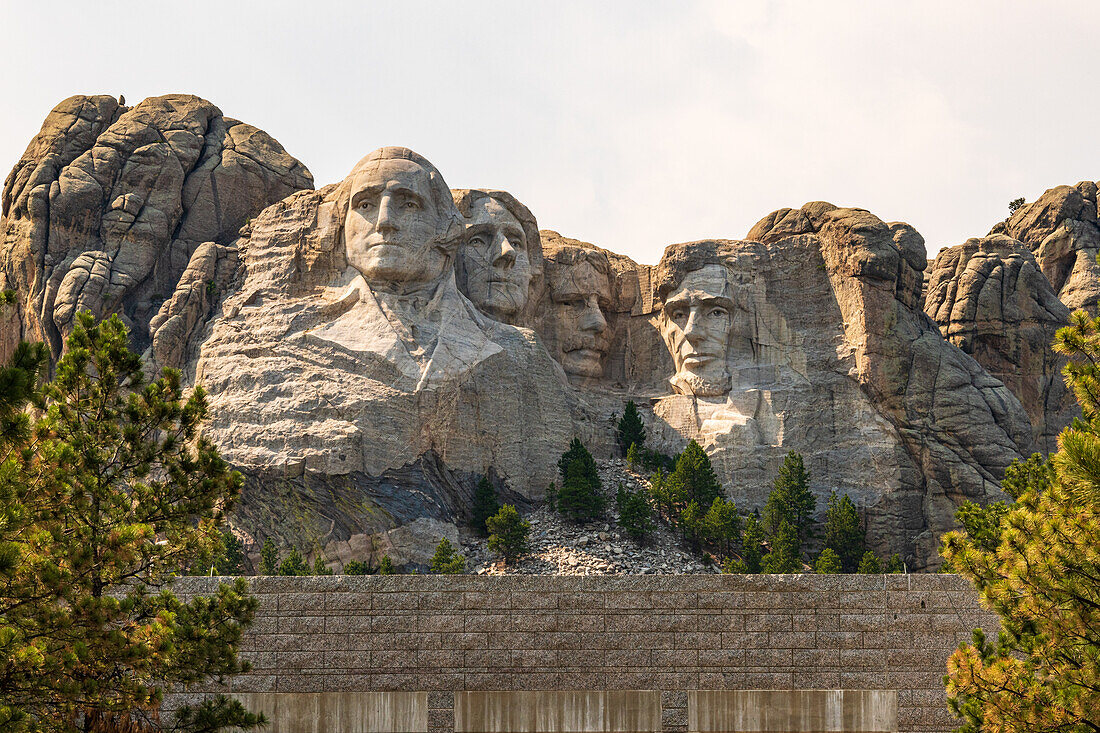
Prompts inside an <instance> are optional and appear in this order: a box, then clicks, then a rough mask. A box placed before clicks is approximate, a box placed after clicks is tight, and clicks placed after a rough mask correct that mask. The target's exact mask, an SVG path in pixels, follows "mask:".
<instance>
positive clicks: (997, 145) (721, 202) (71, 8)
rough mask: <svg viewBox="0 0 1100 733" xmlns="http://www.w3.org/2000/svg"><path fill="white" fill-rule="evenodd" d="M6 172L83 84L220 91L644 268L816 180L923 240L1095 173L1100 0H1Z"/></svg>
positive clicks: (816, 186) (288, 142)
mask: <svg viewBox="0 0 1100 733" xmlns="http://www.w3.org/2000/svg"><path fill="white" fill-rule="evenodd" d="M0 8H3V10H2V11H0V90H2V91H3V98H4V100H5V104H4V110H3V114H2V115H0V167H2V168H3V169H4V170H5V171H6V170H8V169H10V167H11V166H12V165H13V164H14V163H15V162H16V160H17V159H18V157H19V155H20V154H21V153H22V152H23V150H24V148H25V147H26V144H27V142H28V141H29V140H30V138H31V137H32V136H33V135H34V134H35V132H37V130H38V128H39V126H40V125H41V122H42V119H43V118H44V117H45V115H46V113H47V112H48V111H49V110H50V108H51V107H53V105H55V104H56V103H57V102H59V101H60V100H62V99H64V98H65V97H68V96H70V95H73V94H78V93H83V94H97V93H104V94H112V95H117V94H120V93H121V94H125V95H126V99H127V103H128V104H131V105H133V104H135V103H137V102H138V101H140V100H141V99H143V98H145V97H147V96H151V95H156V94H164V93H169V92H187V93H193V94H197V95H199V96H202V97H205V98H206V99H209V100H211V101H212V102H214V103H215V104H217V105H218V106H219V107H220V108H221V109H222V111H223V112H224V113H225V114H226V115H228V116H231V117H235V118H237V119H241V120H244V121H245V122H249V123H251V124H253V125H256V126H258V127H260V128H262V129H264V130H266V131H267V132H269V133H270V134H271V135H273V136H274V137H275V138H276V139H278V140H279V141H280V142H281V143H282V144H283V145H284V146H285V147H286V149H287V150H288V151H289V152H290V153H291V154H292V155H294V156H296V157H297V158H299V159H300V160H301V161H303V162H304V163H305V164H306V165H307V166H308V167H309V168H310V170H312V171H313V174H314V177H315V179H316V181H317V184H318V185H322V184H325V183H330V182H333V181H336V180H339V179H340V178H343V176H344V175H345V174H346V173H347V171H348V170H350V169H351V167H352V165H353V164H354V163H355V162H356V161H357V160H358V159H359V158H360V157H362V156H363V155H365V154H366V153H367V152H369V151H371V150H372V149H374V148H376V147H379V146H381V145H406V146H408V147H411V148H413V149H414V150H416V151H418V152H420V153H422V154H424V155H425V156H426V157H428V158H429V159H430V160H431V161H432V162H434V163H435V164H436V166H437V167H438V168H439V169H440V170H441V171H442V173H443V175H444V177H445V178H446V179H447V182H448V184H450V185H451V186H452V187H454V188H466V187H473V188H482V187H492V188H502V189H505V190H508V191H510V192H512V193H513V194H515V195H516V196H517V197H518V198H519V199H520V200H522V201H524V202H525V203H526V204H527V205H528V206H529V207H530V208H531V210H532V211H533V212H534V213H535V215H536V216H537V217H538V220H539V225H540V226H541V227H543V228H548V229H556V230H558V231H560V232H561V233H563V234H565V235H567V236H570V237H575V238H578V239H583V240H587V241H590V242H594V243H596V244H598V245H600V246H603V247H606V248H608V249H612V250H615V251H617V252H622V253H624V254H628V255H630V256H632V257H634V258H635V259H637V260H639V261H641V262H646V263H655V262H656V261H657V259H658V258H659V257H660V254H661V251H662V250H663V248H664V247H665V246H666V245H668V244H671V243H673V242H682V241H688V240H693V239H702V238H708V237H725V238H739V237H743V236H744V235H745V234H746V233H747V232H748V230H749V228H750V227H751V226H752V225H753V224H754V223H755V222H756V221H757V220H758V219H760V218H761V217H762V216H764V215H765V214H767V213H768V212H770V211H773V210H774V209H777V208H780V207H784V206H795V207H797V206H800V205H801V204H803V203H805V202H806V201H812V200H818V199H823V200H827V201H831V202H833V203H834V204H837V205H842V206H859V207H862V208H866V209H870V210H871V211H872V212H874V213H875V214H877V215H878V216H879V217H881V218H882V219H885V220H887V221H897V220H902V221H908V222H909V223H911V224H913V225H914V226H916V227H917V229H919V230H920V232H921V233H922V234H924V236H925V239H926V240H927V243H928V250H929V254H930V256H931V255H932V254H934V253H935V252H936V251H937V250H938V249H939V248H940V247H943V246H949V245H954V244H959V243H961V242H963V241H964V240H965V239H966V238H967V237H970V236H979V235H982V234H984V233H985V232H986V231H988V229H989V227H990V226H991V225H992V224H993V223H994V222H996V221H997V220H998V219H1001V218H1003V217H1004V216H1005V215H1006V214H1007V204H1008V201H1009V200H1011V199H1013V198H1015V197H1017V196H1025V197H1026V198H1027V200H1029V201H1031V200H1034V199H1035V198H1036V197H1037V196H1039V195H1040V194H1041V193H1042V192H1043V191H1044V190H1045V189H1047V188H1050V187H1052V186H1055V185H1059V184H1063V183H1069V184H1072V183H1075V182H1077V181H1079V180H1083V179H1091V180H1097V179H1100V93H1098V92H1097V78H1098V76H1100V2H1097V1H1096V0H1077V1H1074V2H1069V1H1066V2H1055V1H1052V0H1044V1H1043V2H1023V1H1019V2H1013V1H1006V0H988V1H985V0H983V1H980V2H972V1H969V0H968V1H967V2H962V1H961V0H945V1H943V2H929V1H927V0H922V1H921V2H911V1H910V2H886V1H883V0H875V1H873V2H872V1H868V2H837V1H836V0H828V2H825V1H822V0H812V1H810V0H807V1H806V2H763V1H761V2H742V1H740V0H738V1H737V2H734V1H733V0H730V1H729V2H724V1H720V0H715V2H703V1H700V2H675V3H674V2H662V3H657V2H641V1H639V0H628V1H624V2H603V3H595V2H561V0H555V1H554V2H549V1H547V2H537V3H536V2H522V3H521V2H516V1H515V0H509V1H507V2H478V1H477V0H466V1H465V2H438V3H435V2H432V3H426V2H409V0H402V1H401V2H385V3H383V2H369V3H367V2H355V3H352V2H348V3H324V2H317V1H316V0H311V1H309V2H303V1H302V0H296V1H295V2H276V1H273V0H267V1H265V2H262V3H260V2H256V3H237V2H222V3H201V2H199V3H170V4H169V3H156V2H148V1H146V2H141V3H112V2H87V1H86V0H85V1H82V2H78V3H76V2H74V3H46V2H43V3H28V2H25V1H24V0H19V1H18V2H8V1H7V0H3V4H2V5H0Z"/></svg>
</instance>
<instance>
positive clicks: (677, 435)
mask: <svg viewBox="0 0 1100 733" xmlns="http://www.w3.org/2000/svg"><path fill="white" fill-rule="evenodd" d="M748 239H749V241H729V240H712V241H703V242H693V243H688V244H681V245H673V246H671V247H669V248H668V249H666V250H665V254H664V256H663V257H662V259H661V263H660V265H659V266H658V268H657V272H656V275H655V292H656V297H657V303H656V306H655V309H656V314H655V318H654V321H655V326H656V328H657V329H659V330H660V332H661V333H662V334H663V336H664V339H665V342H666V343H667V344H668V347H669V349H670V350H671V351H672V353H673V358H674V361H675V369H674V370H671V372H670V373H668V376H669V377H671V379H670V383H669V387H670V388H671V391H672V392H674V394H673V395H670V396H666V397H660V398H657V399H656V400H655V404H654V422H653V428H654V434H655V436H656V438H657V440H658V441H664V445H665V447H666V449H667V450H673V449H677V447H678V446H680V447H682V444H683V442H684V441H686V440H687V439H689V438H692V439H695V440H697V441H698V442H700V444H701V445H703V446H704V448H705V449H706V451H707V453H708V454H709V455H710V456H711V458H712V461H713V462H714V463H715V465H716V469H717V470H718V473H719V475H720V476H723V477H725V482H726V485H727V493H728V494H729V495H730V496H731V497H732V498H734V499H735V500H736V501H737V502H738V505H739V506H742V507H744V508H752V507H759V506H761V505H762V503H763V500H764V498H766V496H767V493H768V491H769V490H770V483H771V480H772V479H773V478H774V476H775V473H776V470H777V469H778V467H779V465H780V463H781V462H782V460H783V456H784V455H785V454H786V452H787V451H789V450H796V451H799V452H800V453H802V454H803V456H804V459H805V461H806V464H807V467H808V468H809V469H810V471H811V474H812V487H813V488H814V490H815V492H816V493H817V494H818V497H819V507H823V506H824V499H825V498H826V497H827V495H828V492H829V491H830V490H832V489H838V490H841V491H845V492H847V493H849V494H850V495H851V496H852V497H853V499H854V500H855V501H856V502H857V503H858V504H860V505H861V506H863V507H865V509H866V511H867V521H868V529H869V537H871V538H872V544H873V545H874V546H875V547H876V549H878V550H879V551H880V552H884V553H885V552H900V553H901V554H902V555H903V556H905V557H906V558H907V559H908V560H909V561H910V563H911V565H916V566H924V565H926V564H935V562H936V560H935V557H936V555H935V546H936V542H937V536H938V534H939V533H941V532H943V531H944V530H946V529H948V528H950V527H951V526H952V525H953V516H952V515H953V513H954V510H955V508H956V506H957V504H958V503H959V502H960V501H962V500H963V499H971V500H975V501H986V500H989V499H991V498H994V497H997V496H999V495H1000V494H999V484H998V482H999V479H1000V477H1001V475H1002V473H1003V470H1004V468H1005V467H1006V466H1007V465H1008V464H1009V463H1010V462H1011V460H1013V459H1014V458H1017V457H1019V456H1020V455H1021V453H1022V451H1023V450H1024V448H1026V447H1027V445H1028V444H1029V442H1030V440H1031V434H1030V430H1029V425H1028V421H1027V415H1026V413H1025V412H1024V411H1023V409H1022V407H1021V406H1020V403H1019V402H1018V401H1017V400H1016V399H1015V397H1013V395H1012V394H1011V393H1010V392H1009V391H1008V390H1007V389H1006V388H1005V387H1004V386H1003V385H1002V384H1001V383H1000V382H998V381H997V380H996V379H994V378H992V377H990V376H989V375H988V374H987V373H986V372H985V371H984V370H983V369H982V368H981V366H980V365H979V364H977V363H976V362H975V361H974V360H973V359H971V358H970V357H969V356H967V355H966V354H964V353H962V352H961V351H960V350H958V349H957V348H955V347H954V346H952V345H951V344H948V343H946V342H945V341H944V340H943V338H942V337H941V336H940V334H939V333H938V331H937V330H936V328H935V326H934V324H932V323H931V322H930V321H929V320H928V319H927V318H926V317H925V316H924V314H923V313H921V312H920V310H919V309H918V308H917V307H916V306H917V305H918V303H919V300H920V293H921V285H922V282H923V276H922V271H923V269H924V265H925V262H926V261H925V255H924V247H923V240H922V239H921V238H920V235H919V234H917V233H916V232H915V231H914V230H913V229H912V228H911V227H909V226H908V225H905V224H886V223H884V222H882V221H881V220H879V219H877V218H876V217H874V216H873V215H872V214H870V213H868V212H866V211H862V210H858V209H840V208H837V207H835V206H832V205H829V204H823V203H813V204H807V205H806V206H804V207H802V208H801V209H784V210H780V211H777V212H775V213H773V214H771V215H769V216H768V217H765V218H764V219H763V220H762V221H761V222H760V223H758V224H757V225H756V226H755V227H753V229H752V231H751V232H750V233H749V235H748Z"/></svg>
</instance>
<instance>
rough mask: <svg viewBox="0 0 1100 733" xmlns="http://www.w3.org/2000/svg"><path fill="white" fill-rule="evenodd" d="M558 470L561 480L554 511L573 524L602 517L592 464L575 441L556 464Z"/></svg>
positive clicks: (601, 501)
mask: <svg viewBox="0 0 1100 733" xmlns="http://www.w3.org/2000/svg"><path fill="white" fill-rule="evenodd" d="M558 470H559V471H560V472H561V478H562V484H561V489H559V490H558V492H557V501H556V503H557V507H558V511H560V512H561V513H562V514H564V515H565V516H566V517H568V518H569V519H571V520H573V521H574V522H587V521H589V520H591V519H595V518H596V517H598V516H600V515H601V514H603V510H604V507H605V505H606V500H605V499H604V496H603V492H602V491H601V486H602V484H601V482H600V475H599V472H598V471H597V469H596V460H595V459H594V458H593V457H592V454H591V453H589V452H588V449H587V448H585V447H584V444H583V443H581V441H580V440H578V439H577V438H573V441H572V442H571V443H570V444H569V450H567V451H566V452H565V453H563V454H562V456H561V459H559V460H558Z"/></svg>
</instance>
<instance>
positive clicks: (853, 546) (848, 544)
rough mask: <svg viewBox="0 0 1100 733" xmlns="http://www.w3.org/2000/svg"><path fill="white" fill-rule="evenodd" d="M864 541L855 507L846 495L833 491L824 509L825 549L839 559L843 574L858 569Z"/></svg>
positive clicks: (861, 526) (861, 524)
mask: <svg viewBox="0 0 1100 733" xmlns="http://www.w3.org/2000/svg"><path fill="white" fill-rule="evenodd" d="M864 541H865V539H864V531H863V523H862V522H861V521H860V518H859V511H858V510H857V509H856V505H855V504H854V503H853V502H852V500H851V498H849V497H848V495H847V494H837V493H836V492H835V491H834V492H833V493H832V494H830V495H829V503H828V505H827V507H826V509H825V547H826V548H827V549H830V550H832V551H833V552H834V553H835V554H836V556H837V557H838V558H839V560H840V566H841V570H842V571H843V572H845V573H852V572H855V570H856V568H858V567H859V562H860V560H861V559H862V558H863V551H864V548H863V545H864ZM841 570H838V571H837V572H841Z"/></svg>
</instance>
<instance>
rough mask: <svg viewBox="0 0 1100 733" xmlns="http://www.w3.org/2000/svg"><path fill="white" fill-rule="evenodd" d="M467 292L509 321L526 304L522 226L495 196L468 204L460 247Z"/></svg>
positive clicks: (527, 284)
mask: <svg viewBox="0 0 1100 733" xmlns="http://www.w3.org/2000/svg"><path fill="white" fill-rule="evenodd" d="M461 257H462V265H463V267H464V269H465V272H466V290H467V293H466V294H467V296H468V297H469V298H470V300H472V301H473V302H474V305H476V306H477V307H478V308H479V309H481V310H482V311H483V312H485V313H488V314H489V315H491V316H493V317H494V318H496V319H498V320H502V321H509V320H511V319H513V318H514V317H515V316H516V314H517V313H519V312H520V311H521V310H522V309H523V306H524V305H526V304H527V298H528V292H529V288H530V286H531V274H532V273H531V258H530V254H529V252H528V242H527V237H526V235H525V234H524V233H523V226H522V225H521V224H520V222H519V220H518V219H516V217H514V216H512V214H511V213H509V212H508V210H507V209H506V208H505V207H504V206H503V204H501V203H500V202H499V201H497V200H496V199H494V198H492V197H489V196H484V197H482V198H479V199H477V200H476V201H475V202H474V203H473V205H472V206H471V211H470V216H469V218H468V223H467V225H466V245H465V247H464V248H463V250H462V255H461Z"/></svg>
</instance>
